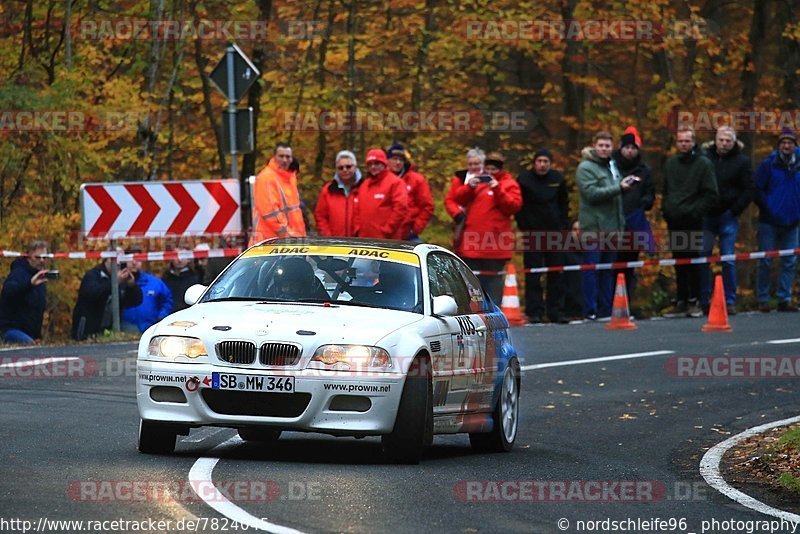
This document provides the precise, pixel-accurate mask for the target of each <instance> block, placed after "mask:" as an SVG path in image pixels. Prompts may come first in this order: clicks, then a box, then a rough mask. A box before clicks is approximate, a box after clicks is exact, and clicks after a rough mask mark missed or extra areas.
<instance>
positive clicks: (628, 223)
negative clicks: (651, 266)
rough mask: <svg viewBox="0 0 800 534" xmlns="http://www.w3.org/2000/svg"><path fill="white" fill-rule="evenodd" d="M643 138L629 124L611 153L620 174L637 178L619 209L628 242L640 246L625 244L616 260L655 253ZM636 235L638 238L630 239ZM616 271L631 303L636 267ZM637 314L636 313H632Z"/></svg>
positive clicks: (652, 197)
mask: <svg viewBox="0 0 800 534" xmlns="http://www.w3.org/2000/svg"><path fill="white" fill-rule="evenodd" d="M641 149H642V138H641V137H640V136H639V132H638V131H637V130H636V128H635V127H633V126H628V127H627V128H626V129H625V133H624V134H623V135H622V137H621V138H620V143H619V149H618V150H615V151H614V152H613V153H612V154H611V159H612V160H613V161H614V162H615V163H616V165H617V169H619V172H620V175H622V176H633V177H634V178H638V180H635V181H634V184H633V187H631V188H630V189H628V190H627V191H624V192H623V193H622V212H623V214H624V215H625V231H626V232H628V237H629V239H628V240H627V242H628V243H633V244H636V245H639V244H641V245H643V246H641V247H639V246H637V248H633V247H627V248H625V249H623V250H620V251H619V252H617V261H618V262H630V261H638V260H639V253H640V252H641V251H645V252H647V253H649V254H653V253H654V252H655V239H654V237H653V231H652V229H651V227H650V222H649V221H648V220H647V215H646V214H645V212H647V211H650V209H652V207H653V202H655V198H656V190H655V185H654V184H653V173H652V171H651V170H650V166H649V165H647V163H645V162H644V161H643V160H642V156H641ZM633 236H636V238H637V239H632V237H633ZM618 273H622V274H624V275H625V286H626V289H627V293H628V302H631V303H633V297H634V293H635V291H636V269H632V268H631V269H618V270H616V271H615V272H614V277H615V278H616V275H617V274H618ZM634 315H636V314H634Z"/></svg>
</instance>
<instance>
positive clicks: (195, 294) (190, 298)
mask: <svg viewBox="0 0 800 534" xmlns="http://www.w3.org/2000/svg"><path fill="white" fill-rule="evenodd" d="M207 287H208V286H204V285H203V284H195V285H193V286H192V287H190V288H189V289H187V290H186V293H184V294H183V301H184V302H185V303H186V304H188V305H189V306H193V305H195V304H197V301H198V300H200V296H201V295H202V294H203V292H204V291H205V290H206V289H207Z"/></svg>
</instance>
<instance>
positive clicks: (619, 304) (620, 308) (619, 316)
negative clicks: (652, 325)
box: [606, 273, 636, 330]
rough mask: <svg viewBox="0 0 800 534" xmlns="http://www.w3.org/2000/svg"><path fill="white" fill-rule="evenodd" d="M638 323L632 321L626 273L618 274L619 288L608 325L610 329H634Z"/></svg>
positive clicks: (616, 291)
mask: <svg viewBox="0 0 800 534" xmlns="http://www.w3.org/2000/svg"><path fill="white" fill-rule="evenodd" d="M635 328H636V325H635V324H633V323H632V322H631V314H630V312H629V311H628V291H627V290H626V289H625V275H624V274H622V273H619V274H618V275H617V288H616V289H615V290H614V306H613V307H612V308H611V322H609V323H608V324H607V325H606V329H608V330H633V329H635Z"/></svg>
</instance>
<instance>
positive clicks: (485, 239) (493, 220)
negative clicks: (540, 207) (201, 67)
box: [453, 170, 522, 260]
mask: <svg viewBox="0 0 800 534" xmlns="http://www.w3.org/2000/svg"><path fill="white" fill-rule="evenodd" d="M495 179H496V180H497V181H498V184H497V185H496V186H495V187H491V186H490V185H489V184H488V183H480V184H478V186H477V187H471V186H469V185H467V184H465V183H463V182H462V183H461V184H459V185H457V186H455V191H454V192H453V200H454V201H455V202H456V203H457V204H458V205H461V206H464V207H465V208H466V209H467V218H466V221H465V225H464V232H463V239H462V241H461V246H460V250H459V251H458V252H459V254H460V255H461V256H462V257H464V258H475V259H481V258H485V259H503V260H507V259H510V258H511V255H512V254H513V252H514V249H515V247H516V242H515V235H514V231H513V228H512V226H511V218H512V216H513V215H514V214H515V213H517V212H518V211H519V210H520V208H522V192H521V191H520V188H519V184H518V183H517V181H516V180H515V179H514V178H513V177H512V176H511V175H510V174H509V173H508V172H507V171H505V170H501V171H500V172H498V173H497V174H496V175H495ZM453 184H454V185H455V181H454V182H453Z"/></svg>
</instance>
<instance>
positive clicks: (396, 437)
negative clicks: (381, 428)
mask: <svg viewBox="0 0 800 534" xmlns="http://www.w3.org/2000/svg"><path fill="white" fill-rule="evenodd" d="M431 384H432V381H431V368H430V360H428V358H425V357H420V358H416V359H415V360H414V362H413V363H412V364H411V367H410V368H409V370H408V375H407V376H406V382H405V385H404V386H403V395H402V397H401V398H400V407H399V408H398V410H397V419H396V420H395V423H394V429H393V430H392V432H391V433H389V434H385V435H384V436H383V437H382V438H381V445H382V446H383V453H384V455H385V456H386V459H387V460H389V461H391V462H394V463H403V464H418V463H419V461H420V458H422V453H423V450H424V449H425V445H427V444H429V443H430V442H431V440H432V436H433V393H432V390H431Z"/></svg>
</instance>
